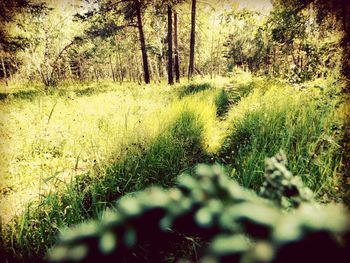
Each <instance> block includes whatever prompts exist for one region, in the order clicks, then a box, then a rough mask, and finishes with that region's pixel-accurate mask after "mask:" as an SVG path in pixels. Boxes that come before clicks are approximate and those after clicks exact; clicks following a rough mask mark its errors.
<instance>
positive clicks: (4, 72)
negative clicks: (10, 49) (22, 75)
mask: <svg viewBox="0 0 350 263" xmlns="http://www.w3.org/2000/svg"><path fill="white" fill-rule="evenodd" d="M1 66H2V71H3V74H4V80H5V84H6V86H7V85H8V83H7V73H6V67H5V62H4V58H3V57H2V56H1Z"/></svg>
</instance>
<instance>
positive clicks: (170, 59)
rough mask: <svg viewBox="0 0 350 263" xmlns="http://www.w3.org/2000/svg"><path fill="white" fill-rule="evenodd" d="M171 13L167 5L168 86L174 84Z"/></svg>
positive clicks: (170, 8)
mask: <svg viewBox="0 0 350 263" xmlns="http://www.w3.org/2000/svg"><path fill="white" fill-rule="evenodd" d="M172 16H173V11H172V7H171V5H170V4H168V84H169V85H173V84H174V74H173V19H172Z"/></svg>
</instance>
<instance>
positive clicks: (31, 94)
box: [0, 90, 44, 101]
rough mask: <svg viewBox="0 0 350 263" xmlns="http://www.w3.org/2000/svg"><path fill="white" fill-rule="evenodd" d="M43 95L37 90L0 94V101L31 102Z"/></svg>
mask: <svg viewBox="0 0 350 263" xmlns="http://www.w3.org/2000/svg"><path fill="white" fill-rule="evenodd" d="M43 94H44V93H43V92H42V91H39V90H28V91H18V92H14V93H0V101H4V100H6V99H12V98H13V99H20V100H33V99H34V98H35V97H37V96H39V95H43Z"/></svg>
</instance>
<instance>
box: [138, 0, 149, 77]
mask: <svg viewBox="0 0 350 263" xmlns="http://www.w3.org/2000/svg"><path fill="white" fill-rule="evenodd" d="M136 13H137V28H138V30H139V35H140V45H141V52H142V62H143V73H144V80H145V82H146V84H149V83H150V82H151V80H150V75H149V67H148V58H147V51H146V41H145V35H144V33H143V25H142V17H141V3H140V1H139V0H137V1H136Z"/></svg>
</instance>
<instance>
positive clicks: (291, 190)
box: [260, 151, 312, 208]
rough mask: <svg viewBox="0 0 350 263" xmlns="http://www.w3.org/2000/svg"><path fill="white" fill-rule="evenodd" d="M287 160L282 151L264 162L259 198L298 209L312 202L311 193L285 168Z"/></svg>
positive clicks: (298, 178)
mask: <svg viewBox="0 0 350 263" xmlns="http://www.w3.org/2000/svg"><path fill="white" fill-rule="evenodd" d="M286 166H287V159H286V156H285V154H284V152H283V151H281V152H280V153H279V154H277V155H276V156H275V157H272V158H270V159H267V160H265V181H264V183H263V186H262V187H261V189H260V192H261V196H263V197H265V198H267V199H270V200H273V201H275V202H276V203H277V204H278V205H280V206H282V207H285V208H288V207H290V206H291V207H298V206H300V205H301V204H302V203H303V202H307V201H311V200H312V192H311V190H310V189H309V188H307V187H305V186H304V185H303V182H302V181H301V179H300V177H297V176H293V175H292V173H291V172H289V171H288V170H287V168H286Z"/></svg>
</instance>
